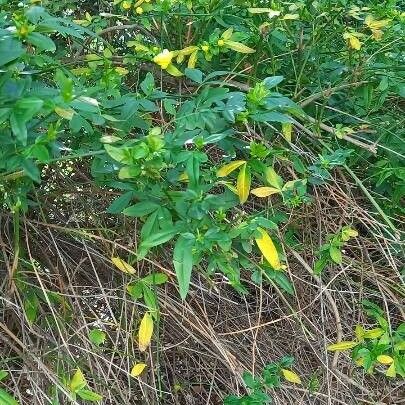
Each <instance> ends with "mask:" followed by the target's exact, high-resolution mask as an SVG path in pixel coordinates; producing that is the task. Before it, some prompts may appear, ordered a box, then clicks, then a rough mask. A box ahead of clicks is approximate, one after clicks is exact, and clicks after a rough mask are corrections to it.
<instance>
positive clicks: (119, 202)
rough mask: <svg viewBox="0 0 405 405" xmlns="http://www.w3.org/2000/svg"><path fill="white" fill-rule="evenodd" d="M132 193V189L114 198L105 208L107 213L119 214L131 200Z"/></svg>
mask: <svg viewBox="0 0 405 405" xmlns="http://www.w3.org/2000/svg"><path fill="white" fill-rule="evenodd" d="M133 196H134V194H133V192H132V191H128V192H127V193H125V194H123V195H121V196H119V197H118V198H116V199H115V200H114V201H113V202H112V203H111V204H110V206H109V207H108V208H107V210H106V211H107V212H108V213H109V214H119V213H120V212H122V211H123V210H124V209H125V208H126V207H128V204H129V203H130V202H131V200H132V198H133Z"/></svg>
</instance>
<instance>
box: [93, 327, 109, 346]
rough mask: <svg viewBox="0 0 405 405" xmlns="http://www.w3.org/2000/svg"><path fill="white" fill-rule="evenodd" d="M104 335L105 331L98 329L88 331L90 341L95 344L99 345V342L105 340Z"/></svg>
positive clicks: (101, 342)
mask: <svg viewBox="0 0 405 405" xmlns="http://www.w3.org/2000/svg"><path fill="white" fill-rule="evenodd" d="M106 336H107V335H106V333H105V332H103V331H102V330H100V329H92V330H91V331H90V332H89V339H90V342H91V343H93V344H94V345H96V346H100V345H101V344H103V343H104V342H105V339H106Z"/></svg>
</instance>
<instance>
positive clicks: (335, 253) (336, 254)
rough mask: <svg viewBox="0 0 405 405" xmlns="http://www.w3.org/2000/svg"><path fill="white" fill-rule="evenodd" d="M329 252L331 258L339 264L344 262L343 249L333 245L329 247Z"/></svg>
mask: <svg viewBox="0 0 405 405" xmlns="http://www.w3.org/2000/svg"><path fill="white" fill-rule="evenodd" d="M329 254H330V258H331V259H332V260H333V261H334V262H335V263H337V264H341V263H342V252H341V250H340V249H339V248H338V247H336V246H333V245H331V246H330V247H329Z"/></svg>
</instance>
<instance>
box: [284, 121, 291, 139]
mask: <svg viewBox="0 0 405 405" xmlns="http://www.w3.org/2000/svg"><path fill="white" fill-rule="evenodd" d="M281 131H282V133H283V136H284V138H285V139H286V140H287V141H288V142H291V135H292V124H291V122H284V123H283V124H281Z"/></svg>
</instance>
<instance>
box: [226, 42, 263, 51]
mask: <svg viewBox="0 0 405 405" xmlns="http://www.w3.org/2000/svg"><path fill="white" fill-rule="evenodd" d="M225 46H227V47H228V48H230V49H232V50H234V51H236V52H239V53H255V52H256V51H255V50H254V49H252V48H249V47H248V46H246V45H244V44H242V43H241V42H235V41H229V40H226V41H225Z"/></svg>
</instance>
